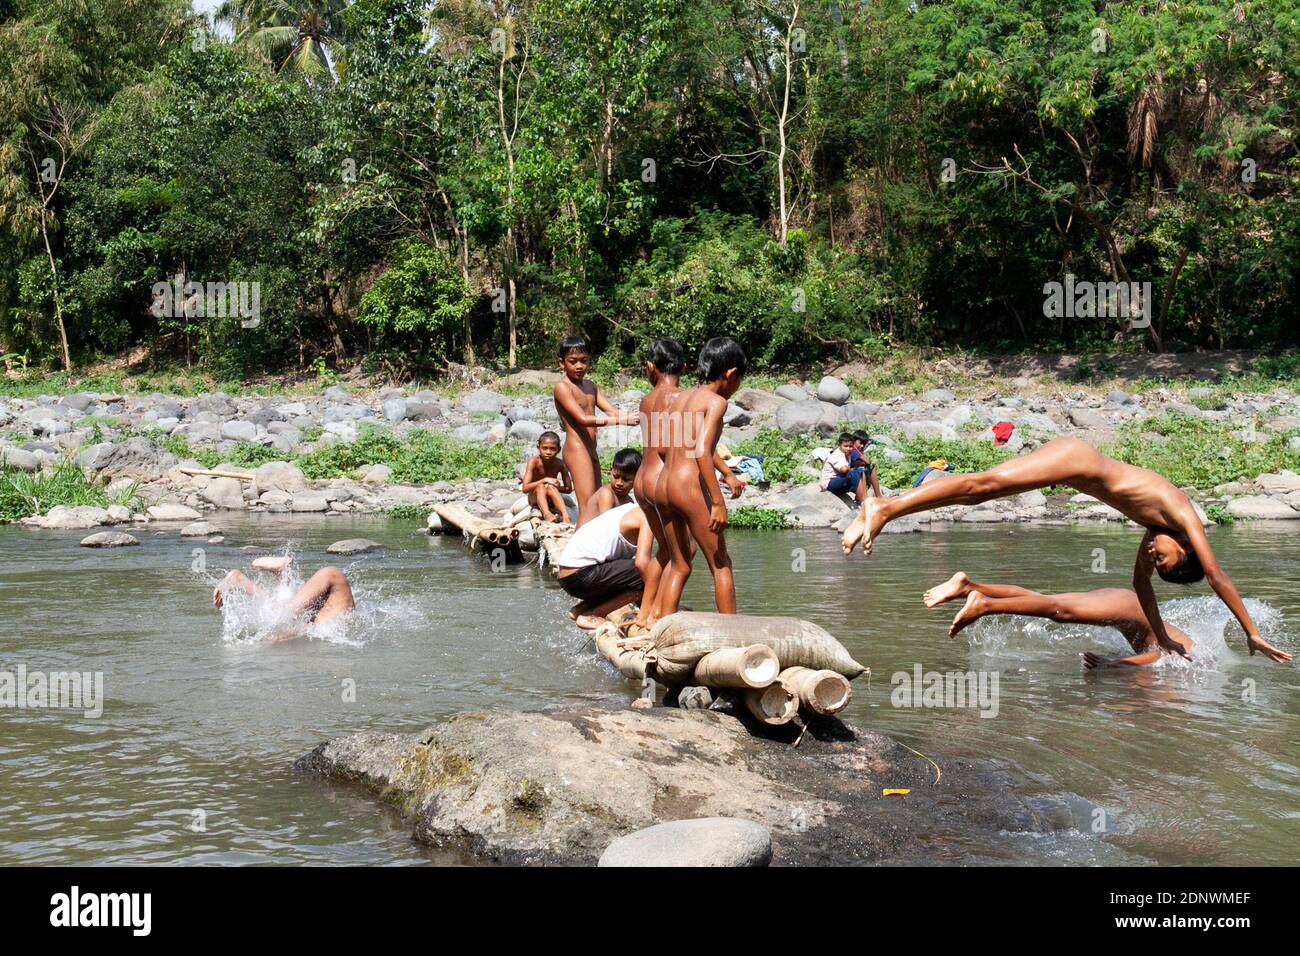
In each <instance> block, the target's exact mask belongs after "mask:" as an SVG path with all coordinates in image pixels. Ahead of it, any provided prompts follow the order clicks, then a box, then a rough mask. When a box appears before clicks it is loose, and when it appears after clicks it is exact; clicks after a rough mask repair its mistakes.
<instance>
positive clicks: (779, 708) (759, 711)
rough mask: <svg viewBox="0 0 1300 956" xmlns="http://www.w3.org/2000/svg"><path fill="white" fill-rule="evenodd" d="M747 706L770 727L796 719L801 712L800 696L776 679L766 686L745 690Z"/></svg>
mask: <svg viewBox="0 0 1300 956" xmlns="http://www.w3.org/2000/svg"><path fill="white" fill-rule="evenodd" d="M745 706H746V707H748V708H749V712H750V713H751V714H753V715H754V716H755V717H757V718H758V719H759V720H760V721H762V722H763V723H765V724H767V725H768V726H769V727H777V726H780V725H781V724H788V723H789V722H790V721H792V720H793V719H794V715H795V714H797V713H798V712H799V698H798V697H796V696H795V695H794V694H792V693H790V688H788V687H786V686H785V685H784V684H782V683H781V681H780V680H776V681H774V682H772V683H771V684H768V685H767V686H766V687H751V688H750V689H749V690H747V691H745Z"/></svg>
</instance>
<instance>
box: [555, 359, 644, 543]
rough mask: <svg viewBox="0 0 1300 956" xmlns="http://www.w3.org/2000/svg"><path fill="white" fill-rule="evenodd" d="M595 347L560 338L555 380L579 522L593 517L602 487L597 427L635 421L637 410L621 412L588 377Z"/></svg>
mask: <svg viewBox="0 0 1300 956" xmlns="http://www.w3.org/2000/svg"><path fill="white" fill-rule="evenodd" d="M590 368H591V350H590V349H589V348H588V347H587V341H586V339H584V338H583V337H582V336H580V335H570V336H568V337H566V338H565V339H564V340H563V341H562V342H560V371H561V372H562V373H563V377H562V378H561V379H560V380H559V381H558V382H556V383H555V410H556V412H557V413H558V414H559V416H560V422H561V424H563V425H564V463H565V465H567V466H568V468H569V474H570V476H571V477H572V479H573V491H574V495H575V497H576V498H577V501H578V526H579V527H581V526H582V525H583V524H584V523H585V522H586V521H588V520H590V518H591V515H592V512H591V497H592V495H594V494H595V493H596V489H597V488H599V487H600V459H599V458H598V457H597V455H596V429H597V428H602V427H604V426H606V425H635V424H636V423H637V422H638V421H639V420H640V418H639V415H638V413H637V412H621V411H619V410H618V409H616V408H615V407H614V406H613V405H611V404H610V402H609V399H607V398H605V396H604V395H601V394H600V392H599V390H598V389H597V388H596V386H595V384H594V383H592V382H589V381H588V380H587V371H588V369H590Z"/></svg>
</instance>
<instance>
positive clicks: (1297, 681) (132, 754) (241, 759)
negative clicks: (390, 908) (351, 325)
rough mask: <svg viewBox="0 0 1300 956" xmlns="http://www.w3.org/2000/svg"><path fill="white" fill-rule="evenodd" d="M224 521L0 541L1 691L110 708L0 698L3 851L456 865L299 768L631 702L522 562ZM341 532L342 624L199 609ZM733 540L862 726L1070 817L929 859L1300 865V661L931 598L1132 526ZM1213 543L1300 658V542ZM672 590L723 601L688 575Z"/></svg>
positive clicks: (1262, 616)
mask: <svg viewBox="0 0 1300 956" xmlns="http://www.w3.org/2000/svg"><path fill="white" fill-rule="evenodd" d="M218 523H219V524H221V526H222V527H223V528H224V529H225V531H226V536H227V543H225V544H221V545H209V544H205V543H203V542H201V541H199V542H195V541H192V540H182V539H181V538H179V537H178V536H177V534H176V531H175V530H168V531H161V532H160V529H158V528H156V527H154V528H149V529H143V530H140V531H138V532H136V533H137V535H138V536H139V537H140V539H141V546H140V547H138V548H128V549H121V550H116V551H113V552H102V551H94V550H90V549H83V548H79V547H77V542H78V540H79V539H80V538H81V537H83V536H84V534H85V532H81V533H78V532H51V531H41V530H36V529H27V528H21V527H16V526H6V527H0V620H2V621H3V622H4V625H3V627H2V628H0V675H2V674H3V673H5V672H8V673H10V674H16V673H17V669H18V668H19V667H20V666H22V667H25V668H26V669H27V671H28V673H29V674H30V673H33V672H38V671H39V672H51V671H73V670H77V671H88V672H100V673H102V674H103V679H104V697H105V700H104V706H103V713H102V715H101V716H99V717H88V716H86V715H85V714H84V713H83V712H82V711H78V710H70V709H17V708H12V707H6V708H3V709H0V722H2V724H3V728H4V733H3V735H2V736H0V859H4V860H5V861H6V862H11V863H18V862H22V863H163V862H166V863H221V864H253V863H317V864H349V863H371V864H413V863H414V864H418V863H426V862H439V863H450V862H459V860H458V858H456V857H454V856H450V855H446V854H443V855H439V854H437V853H435V852H433V851H430V850H428V849H426V848H423V847H421V846H419V845H417V844H415V843H413V842H412V840H411V839H410V831H409V828H408V827H407V826H406V825H404V824H403V823H402V821H401V820H400V819H399V818H398V816H397V815H396V813H395V812H394V811H392V810H390V809H387V808H384V807H381V806H380V805H378V804H377V803H376V802H375V801H373V800H371V799H369V798H367V797H366V796H365V795H364V794H361V793H359V792H354V791H351V790H348V789H345V788H339V787H336V786H333V785H331V784H329V783H327V782H325V781H319V780H314V779H312V778H310V777H305V776H303V775H301V774H298V773H295V772H294V771H293V770H292V769H291V764H292V762H293V760H294V759H295V758H297V757H298V756H300V755H301V754H303V753H304V752H306V751H307V750H309V749H311V748H312V747H313V746H315V745H316V744H317V743H319V742H320V741H321V740H323V739H325V738H328V737H331V736H337V735H340V734H346V733H350V732H353V731H357V730H363V729H372V730H397V731H400V730H417V729H420V728H423V727H424V726H427V725H428V724H429V723H430V722H432V721H433V720H436V719H438V718H441V717H444V716H447V715H450V714H453V713H456V712H459V711H464V710H471V709H476V708H481V707H486V706H495V707H508V708H523V709H528V708H541V707H544V706H546V705H547V704H550V703H553V702H555V701H606V702H616V703H617V702H626V701H628V700H630V699H631V698H632V697H633V696H635V694H636V693H637V689H636V688H634V687H632V686H631V685H630V684H629V683H628V682H626V681H624V680H623V679H622V678H620V677H618V676H617V675H616V674H614V673H613V672H612V670H611V669H609V668H608V667H606V666H605V665H604V664H602V663H601V662H600V661H598V660H597V659H596V658H595V657H594V656H593V655H592V654H591V652H590V650H589V649H588V648H586V647H585V646H584V641H583V639H582V638H581V637H580V636H578V635H577V633H576V632H575V631H574V630H573V629H572V627H571V626H570V625H569V623H568V622H567V619H566V618H565V616H564V612H565V609H566V608H567V607H568V605H569V603H570V602H569V600H568V599H567V597H566V596H565V595H564V594H563V592H561V591H559V590H558V588H556V587H555V586H554V585H553V584H552V583H551V582H550V580H549V575H543V574H542V573H541V572H539V570H538V569H537V568H535V567H529V566H515V567H510V568H507V569H506V570H504V571H500V572H493V571H492V570H490V568H489V567H488V565H486V564H485V563H484V562H483V561H482V560H480V559H476V558H474V557H472V556H471V555H469V554H468V553H467V552H466V551H465V550H464V549H463V547H462V546H461V544H460V543H459V541H458V540H455V539H448V538H437V537H435V538H429V537H426V536H424V535H421V534H419V533H418V525H417V524H416V523H414V522H410V521H403V520H397V519H389V518H382V517H344V518H321V517H311V518H303V517H293V518H291V517H284V518H280V517H275V516H259V517H256V518H251V517H248V516H233V515H232V516H222V517H221V518H220V519H219V522H218ZM1294 525H1300V522H1296V523H1294ZM350 537H369V538H373V539H376V540H378V541H382V542H384V543H385V544H387V545H388V546H389V550H387V551H384V552H380V553H375V554H369V555H363V556H359V557H357V558H350V559H342V560H341V561H338V562H337V563H339V564H340V565H341V566H342V567H344V568H345V570H346V571H347V573H348V574H349V576H350V578H351V579H352V580H353V581H354V583H355V585H356V589H357V595H358V599H359V601H360V613H359V614H358V615H357V617H356V619H355V621H354V622H353V624H352V625H350V626H349V627H348V628H346V629H344V630H342V631H341V632H338V633H333V634H326V635H324V636H323V637H318V638H316V639H311V640H297V641H291V642H286V643H279V644H268V643H266V642H264V641H262V640H259V639H258V638H257V637H256V635H255V632H256V631H257V630H258V628H259V627H261V626H262V625H264V624H265V621H262V620H260V619H257V618H256V614H255V611H256V609H249V608H245V609H244V610H243V611H242V612H239V613H242V614H243V615H244V616H243V617H241V618H238V620H239V621H242V623H243V625H244V628H243V630H242V631H235V630H234V629H233V628H232V629H227V628H226V627H224V626H223V618H222V615H221V614H219V613H218V612H216V611H214V610H213V609H212V607H211V606H210V604H209V599H210V590H211V584H212V581H213V579H214V576H215V575H216V574H217V573H219V571H223V570H224V569H225V568H229V567H237V566H244V567H246V566H247V563H248V560H249V555H248V554H247V553H245V552H243V551H241V550H240V548H241V546H245V545H252V546H262V547H266V548H271V549H280V548H284V547H286V545H288V546H290V547H292V548H293V549H294V550H295V551H297V552H298V554H299V560H300V562H301V564H302V566H303V567H304V568H306V569H307V570H308V571H310V570H314V569H315V568H316V567H319V566H320V565H322V564H325V563H329V562H331V561H333V560H334V559H329V558H327V556H326V555H325V553H324V549H325V547H326V546H327V545H328V544H329V543H331V542H332V541H336V540H339V539H342V538H350ZM731 540H732V552H733V555H734V559H735V562H736V574H737V580H738V594H739V601H740V607H741V610H742V611H745V612H752V613H757V614H793V615H796V616H800V617H806V618H808V619H810V620H813V621H816V622H817V623H819V624H821V625H823V626H824V627H826V628H827V629H828V630H829V631H831V633H833V634H835V635H836V636H837V637H839V638H840V639H841V640H842V641H843V642H844V643H845V645H847V646H848V648H849V649H850V650H851V651H852V652H853V654H854V655H855V656H856V657H857V658H858V659H859V660H861V661H862V662H863V663H865V664H867V665H869V666H870V667H871V668H872V671H873V674H872V677H871V680H870V683H867V682H865V679H863V680H860V681H858V682H856V683H855V696H854V700H853V703H852V705H851V706H850V708H849V710H848V712H847V714H846V716H847V717H848V718H849V719H850V720H851V721H853V722H855V723H857V724H859V725H861V726H865V727H870V728H873V729H876V730H880V731H882V732H885V733H888V734H891V735H893V736H895V737H896V738H897V739H898V740H900V741H902V742H903V743H906V744H907V745H908V746H909V747H912V748H914V749H915V750H916V751H918V752H920V753H922V754H927V753H930V754H946V755H953V756H968V757H979V758H985V759H989V760H992V761H995V762H997V763H998V764H1000V765H1005V766H1006V767H1008V768H1010V769H1012V770H1013V771H1015V775H1016V778H1017V779H1019V780H1021V781H1023V783H1022V786H1023V788H1024V789H1025V790H1026V791H1027V792H1032V793H1034V794H1042V795H1048V796H1053V797H1057V798H1059V799H1061V800H1062V801H1063V803H1064V804H1065V805H1067V806H1071V807H1074V808H1075V809H1074V814H1075V817H1076V819H1075V825H1074V826H1073V827H1071V828H1067V829H1065V830H1063V831H1060V832H1057V833H1053V834H1050V835H1041V834H1023V835H1021V834H1012V835H1010V836H1011V837H1012V839H1010V840H1006V839H1001V840H999V849H998V851H997V853H996V855H995V856H993V857H990V854H989V852H988V848H987V847H986V846H983V845H981V843H980V839H979V835H978V834H977V833H972V834H971V837H970V840H969V843H968V844H965V845H963V844H962V843H961V841H960V840H957V841H956V842H949V844H948V845H945V846H944V847H942V848H936V857H935V859H936V861H939V860H942V861H944V862H990V860H991V861H993V862H1007V863H1022V864H1044V863H1046V864H1065V863H1094V862H1102V863H1131V864H1152V863H1161V864H1191V863H1212V864H1247V863H1261V864H1295V863H1296V862H1297V858H1300V836H1298V834H1300V799H1298V798H1300V733H1297V731H1298V730H1300V719H1298V718H1297V711H1298V710H1300V671H1298V670H1297V667H1296V666H1285V667H1284V666H1277V665H1273V664H1270V663H1269V662H1267V661H1265V660H1264V659H1262V658H1259V657H1255V658H1249V657H1247V656H1246V653H1245V649H1244V641H1243V639H1242V636H1241V633H1240V630H1239V628H1238V627H1237V626H1236V625H1235V623H1230V621H1229V618H1228V615H1227V612H1226V611H1225V610H1224V609H1223V608H1222V606H1221V605H1220V604H1218V602H1217V601H1216V600H1215V599H1213V598H1212V597H1209V596H1207V595H1208V593H1209V592H1208V591H1207V589H1206V588H1204V587H1203V586H1201V587H1198V588H1191V589H1183V588H1177V587H1174V586H1169V585H1159V586H1158V587H1159V592H1158V593H1159V595H1160V598H1161V600H1162V602H1163V606H1164V608H1165V610H1166V613H1167V615H1168V616H1169V617H1170V619H1171V620H1173V621H1175V622H1176V623H1178V624H1179V625H1180V626H1181V627H1183V628H1184V629H1185V630H1188V631H1189V632H1190V633H1191V634H1192V635H1193V637H1194V638H1195V639H1196V640H1197V641H1198V642H1199V643H1200V644H1201V645H1202V648H1203V649H1204V650H1205V651H1206V652H1208V653H1207V654H1205V655H1204V656H1203V657H1202V659H1201V660H1199V661H1196V662H1194V663H1193V664H1191V665H1187V664H1183V663H1181V662H1170V663H1169V664H1168V665H1167V666H1161V667H1158V668H1155V669H1148V670H1143V671H1140V672H1129V671H1126V672H1123V673H1104V674H1090V673H1085V672H1084V670H1083V668H1082V666H1081V663H1080V657H1079V655H1080V653H1081V652H1083V651H1085V650H1095V651H1098V652H1101V653H1117V652H1120V651H1122V650H1123V648H1124V646H1125V645H1123V643H1122V640H1121V639H1120V638H1119V636H1118V634H1116V633H1115V632H1113V631H1106V630H1102V629H1093V628H1084V627H1077V626H1076V627H1071V626H1066V625H1059V624H1054V623H1046V622H1041V621H1031V620H1027V619H1019V618H1003V619H988V620H985V621H982V622H980V623H979V624H977V625H975V626H974V627H973V628H971V629H969V630H968V631H967V632H965V633H964V634H962V635H960V636H959V637H958V638H957V639H955V640H950V639H949V638H948V637H947V635H946V628H947V623H948V621H949V619H950V618H951V617H952V614H953V613H954V612H955V611H956V606H955V605H948V606H946V607H944V608H939V609H934V610H929V609H926V608H925V607H924V606H923V605H922V604H921V600H920V595H921V592H922V591H923V590H925V588H927V587H929V586H930V585H932V584H935V583H937V582H939V581H941V580H943V579H944V578H946V577H947V576H948V575H949V574H951V573H952V572H953V571H954V570H957V569H964V570H966V571H968V572H970V573H971V574H972V575H973V576H976V577H985V578H988V579H991V580H996V581H999V582H1014V583H1018V584H1022V585H1025V586H1029V587H1034V588H1037V589H1039V590H1045V591H1052V590H1082V589H1087V588H1093V587H1104V586H1111V587H1114V586H1124V585H1125V584H1126V583H1127V582H1128V580H1129V577H1130V574H1131V561H1132V557H1133V552H1134V549H1135V547H1136V545H1137V542H1138V534H1137V532H1135V531H1132V530H1125V529H1120V528H1106V527H1092V526H1082V527H1027V526H1009V525H1004V526H996V527H994V528H986V527H981V528H954V529H949V530H945V531H941V532H934V533H924V534H904V535H890V536H886V537H882V538H881V539H880V542H879V544H878V546H877V549H876V554H875V556H873V557H872V558H870V559H866V560H864V559H863V558H861V557H860V556H855V557H854V558H852V559H845V558H844V557H842V556H841V555H840V554H839V552H838V547H837V540H836V536H835V535H834V534H833V533H829V532H826V533H821V532H807V533H793V532H791V533H787V532H748V533H746V532H735V533H733V535H732V539H731ZM1212 541H1213V543H1214V545H1215V548H1216V550H1217V551H1218V553H1219V555H1220V557H1221V559H1222V561H1223V563H1224V565H1225V567H1226V568H1227V569H1228V570H1229V572H1230V573H1231V574H1232V575H1233V577H1234V578H1235V580H1236V581H1237V584H1238V586H1239V588H1240V590H1241V592H1242V594H1243V595H1244V596H1246V597H1247V598H1248V599H1249V606H1250V607H1251V609H1252V611H1253V612H1254V613H1255V614H1256V618H1257V620H1258V621H1259V623H1260V624H1261V626H1262V627H1263V629H1264V631H1265V633H1266V635H1268V636H1269V638H1270V639H1271V640H1273V641H1274V642H1275V643H1278V644H1280V645H1282V646H1283V647H1286V648H1288V649H1289V650H1292V651H1297V650H1298V649H1300V648H1298V647H1297V645H1300V639H1298V638H1300V628H1297V623H1296V622H1297V621H1300V593H1297V588H1296V584H1297V582H1298V581H1300V527H1294V526H1293V525H1286V524H1274V525H1264V524H1256V525H1237V526H1234V527H1228V528H1219V529H1215V530H1214V531H1213V532H1212ZM1103 565H1104V570H1102V567H1103ZM686 597H687V600H688V602H689V603H691V604H693V605H694V606H696V607H697V608H701V609H706V608H708V607H709V606H710V604H711V593H710V590H709V579H708V574H707V569H706V568H705V567H704V566H703V564H702V562H701V563H698V566H697V569H696V573H695V575H694V577H693V578H692V580H691V582H690V584H689V586H688V589H687V594H686ZM237 616H238V615H237ZM262 629H263V630H265V627H263V628H262ZM1225 635H1226V638H1225ZM917 666H920V667H921V668H922V672H923V674H926V675H928V674H929V673H931V672H941V673H947V672H954V673H956V672H962V673H966V672H972V673H975V674H976V675H977V676H978V675H979V674H983V675H984V677H985V680H986V685H985V686H986V689H987V688H990V687H991V684H990V683H989V681H990V680H991V677H992V675H996V678H997V698H996V711H997V712H996V716H987V717H986V716H981V713H982V712H983V713H990V712H991V711H992V709H993V708H992V707H991V706H984V707H983V708H981V707H980V706H978V703H979V702H978V701H976V702H975V703H976V704H977V706H964V707H958V706H939V707H934V706H916V707H912V706H898V704H899V703H900V702H901V703H907V702H906V701H902V700H901V698H900V695H899V694H898V693H896V691H897V690H898V687H899V686H900V685H901V682H896V681H894V680H893V677H894V675H896V674H902V673H906V674H909V675H911V674H914V673H915V668H916V667H917ZM918 702H919V703H921V704H922V705H924V704H925V700H924V699H923V698H922V699H921V700H920V701H918ZM932 702H933V701H932ZM946 703H955V701H952V700H949V701H947V702H946ZM968 703H969V702H968ZM985 703H986V705H987V704H988V703H989V699H986V701H985ZM917 759H920V758H917ZM1004 836H1005V835H1004ZM1008 847H1010V849H1008Z"/></svg>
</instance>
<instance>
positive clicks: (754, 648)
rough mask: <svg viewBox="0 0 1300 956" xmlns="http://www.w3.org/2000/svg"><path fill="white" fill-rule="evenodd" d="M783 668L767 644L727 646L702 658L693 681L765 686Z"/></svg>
mask: <svg viewBox="0 0 1300 956" xmlns="http://www.w3.org/2000/svg"><path fill="white" fill-rule="evenodd" d="M780 671H781V662H780V661H779V660H778V659H777V656H776V652H775V651H774V650H772V648H770V647H768V646H767V645H766V644H750V645H749V646H748V647H724V648H723V649H722V650H719V651H712V652H710V653H708V654H705V655H704V656H703V657H701V658H700V659H699V662H698V663H696V665H695V676H694V678H692V680H691V683H692V684H699V685H700V686H702V687H766V686H768V685H769V684H771V683H772V681H774V680H776V678H777V674H779V673H780Z"/></svg>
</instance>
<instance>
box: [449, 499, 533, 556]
mask: <svg viewBox="0 0 1300 956" xmlns="http://www.w3.org/2000/svg"><path fill="white" fill-rule="evenodd" d="M433 511H434V514H436V515H437V516H438V517H439V518H440V519H441V520H442V523H443V524H444V525H448V524H450V525H454V526H455V527H457V528H459V529H460V530H461V531H462V532H463V533H464V534H465V536H466V537H467V538H469V539H470V548H471V549H472V550H474V551H482V550H484V549H485V548H488V547H491V546H493V545H497V546H509V545H511V544H513V543H514V542H515V541H517V540H518V539H519V531H518V529H517V528H501V527H498V526H496V525H494V524H493V523H492V522H491V521H488V520H487V519H486V518H480V517H478V516H477V515H475V514H472V513H471V512H470V511H469V510H468V509H466V508H462V507H461V506H460V505H453V504H448V503H443V504H439V505H434V506H433ZM475 542H478V544H477V545H476V544H475Z"/></svg>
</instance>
